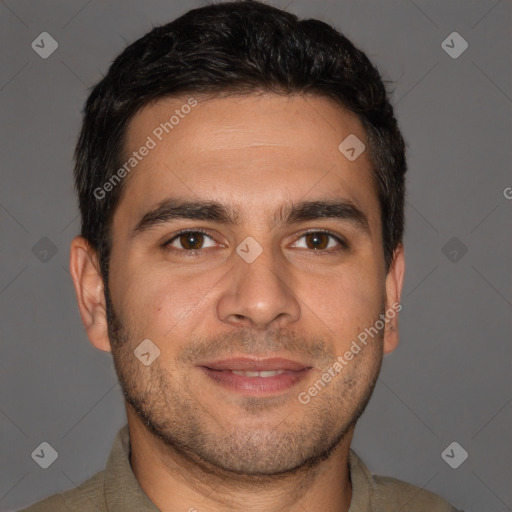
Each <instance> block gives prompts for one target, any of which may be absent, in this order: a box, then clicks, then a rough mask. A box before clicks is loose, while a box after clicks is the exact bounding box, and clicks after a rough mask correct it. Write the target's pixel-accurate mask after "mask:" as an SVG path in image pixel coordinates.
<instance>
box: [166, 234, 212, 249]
mask: <svg viewBox="0 0 512 512" xmlns="http://www.w3.org/2000/svg"><path fill="white" fill-rule="evenodd" d="M208 239H209V240H211V242H210V245H205V242H206V241H207V240H208ZM214 245H215V243H214V241H213V238H212V237H211V236H210V235H207V234H206V233H203V232H202V231H182V232H181V233H178V234H177V235H176V236H175V237H173V238H171V240H169V241H168V242H165V243H164V244H163V246H164V247H167V248H170V249H173V250H177V251H183V252H193V251H200V250H201V249H204V248H206V247H213V246H214Z"/></svg>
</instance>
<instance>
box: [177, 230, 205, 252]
mask: <svg viewBox="0 0 512 512" xmlns="http://www.w3.org/2000/svg"><path fill="white" fill-rule="evenodd" d="M178 239H179V241H180V243H181V246H182V247H183V248H184V249H187V250H196V249H200V248H201V245H202V243H203V241H204V235H203V234H202V233H194V232H190V233H183V234H182V235H180V236H179V238H178Z"/></svg>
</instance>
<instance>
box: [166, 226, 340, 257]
mask: <svg viewBox="0 0 512 512" xmlns="http://www.w3.org/2000/svg"><path fill="white" fill-rule="evenodd" d="M187 233H202V234H203V235H205V236H207V237H208V238H211V239H212V240H213V237H212V236H211V235H210V234H209V233H207V232H206V231H203V230H202V229H184V230H182V231H179V232H178V233H176V234H175V235H174V236H173V237H172V238H171V239H169V240H167V241H166V242H164V243H163V244H161V247H162V248H163V249H165V250H168V251H171V252H177V253H180V254H184V255H186V256H192V257H193V256H199V255H200V253H201V252H203V251H204V249H192V250H187V249H177V248H176V247H172V246H171V243H172V242H174V240H176V239H177V238H179V237H180V236H181V235H185V234H187ZM316 233H324V234H326V235H329V236H330V237H332V238H334V239H335V240H336V241H337V242H338V243H339V247H338V248H336V249H319V250H315V249H309V251H310V252H312V253H315V255H316V256H327V255H332V254H338V253H340V252H342V251H346V250H347V249H348V245H347V243H346V242H345V240H343V239H342V238H340V237H339V236H338V235H335V234H334V233H332V232H331V231H328V230H323V229H314V230H310V231H305V232H303V233H301V234H300V236H299V238H298V239H297V240H300V239H301V238H302V237H304V236H306V235H311V234H316Z"/></svg>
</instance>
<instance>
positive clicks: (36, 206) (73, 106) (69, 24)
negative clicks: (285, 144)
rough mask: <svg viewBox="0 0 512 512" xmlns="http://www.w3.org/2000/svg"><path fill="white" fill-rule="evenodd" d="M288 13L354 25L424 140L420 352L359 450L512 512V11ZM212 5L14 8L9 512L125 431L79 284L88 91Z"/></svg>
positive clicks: (383, 392)
mask: <svg viewBox="0 0 512 512" xmlns="http://www.w3.org/2000/svg"><path fill="white" fill-rule="evenodd" d="M271 3H273V4H275V5H276V6H279V7H287V9H288V10H290V11H291V12H294V13H296V14H298V15H300V16H307V17H317V18H320V19H323V20H324V21H327V22H329V23H332V24H335V25H336V27H337V28H338V29H340V30H341V31H342V32H344V33H345V35H346V36H347V37H349V38H350V39H351V40H352V41H353V42H354V43H355V44H356V46H358V47H360V48H361V49H362V50H363V51H365V52H367V55H368V56H369V57H370V59H372V60H373V62H374V63H376V64H377V66H378V67H379V69H380V70H381V72H382V74H383V76H384V78H385V79H387V80H392V81H393V82H394V83H393V84H390V86H389V88H390V89H391V90H393V91H394V92H393V103H394V105H395V106H396V114H397V117H398V119H399V123H400V124H401V128H402V130H403V133H404V136H405V138H406V141H407V144H408V164H409V172H408V200H407V212H406V215H407V232H406V237H405V247H406V257H407V265H408V267H407V278H406V282H405V292H404V296H403V306H404V309H403V312H402V314H401V345H400V346H399V348H398V350H397V351H396V352H394V353H393V354H390V355H388V356H386V357H385V361H384V366H383V370H382V374H381V377H380V379H379V383H378V385H377V388H376V391H375V394H374V397H373V399H372V401H371V403H370V405H369V407H368V409H367V411H366V412H365V414H364V415H363V417H362V419H361V421H360V423H359V426H358V428H357V429H356V436H355V440H354V445H353V447H354V448H355V450H356V451H357V452H358V453H359V455H360V456H361V457H362V458H363V460H364V461H365V462H366V463H367V465H368V466H369V467H370V469H371V470H372V471H373V472H375V473H381V474H386V475H389V476H394V477H397V478H401V479H404V480H407V481H409V482H412V483H414V484H416V485H419V486H420V487H426V488H428V489H430V490H432V491H434V492H437V493H439V494H441V495H442V496H444V497H445V498H447V499H448V500H449V501H451V502H452V503H453V504H454V505H455V506H457V507H459V508H461V509H462V508H463V509H464V510H466V511H485V512H501V511H505V510H511V507H512V491H511V486H510V482H512V469H511V462H510V461H511V459H512V453H511V447H512V442H511V441H512V439H511V437H512V434H511V432H512V429H511V428H510V427H511V412H512V404H511V401H512V389H511V388H512V386H511V380H510V375H511V353H512V349H511V344H510V341H511V340H510V332H511V307H512V305H511V301H512V291H511V285H510V283H511V280H510V263H511V261H512V259H511V256H512V255H511V252H512V251H511V244H510V233H511V222H510V220H511V218H512V217H511V211H512V200H508V199H507V198H506V197H505V194H504V191H505V193H506V190H507V187H512V174H511V172H510V165H511V162H512V126H511V124H512V123H511V119H512V118H511V111H512V90H511V69H512V65H511V54H512V52H511V49H512V41H511V39H512V37H511V21H512V19H511V18H512V16H511V11H512V4H511V2H510V1H506V0H501V1H496V0H492V1H468V0H463V1H446V0H439V1H420V0H415V1H412V0H411V1H401V2H394V1H388V0H386V1H379V0H373V1H357V2H355V1H350V2H349V1H346V2H340V1H336V2H335V1H331V2H329V1H318V0H317V1H311V0H309V1H305V0H294V1H290V0H283V1H275V2H274V1H273V2H271ZM201 5H204V3H203V2H200V1H192V2H183V1H153V2H145V3H143V2H135V1H125V2H121V1H110V2H106V1H100V0H92V1H91V0H89V1H86V0H84V1H69V2H64V1H48V0H45V1H38V2H34V1H29V0H24V1H15V0H8V1H4V2H1V3H0V25H1V30H0V39H1V47H2V54H1V65H0V105H1V109H2V127H1V137H0V140H1V147H2V154H1V159H0V168H1V188H0V228H1V237H0V240H1V268H0V314H1V331H0V335H1V338H0V339H1V352H0V354H1V357H0V368H1V382H0V389H1V395H0V436H1V437H0V439H1V447H0V461H1V481H0V507H1V510H2V511H7V510H15V509H17V508H21V507H22V506H25V505H28V504H29V503H32V502H33V501H35V500H37V499H40V498H42V497H44V496H47V495H49V494H52V493H54V492H56V491H62V490H65V489H68V488H70V487H72V486H74V485H77V484H79V483H81V482H82V481H83V480H85V479H86V478H87V477H89V476H91V475H92V474H93V473H95V472H96V471H98V470H100V469H102V468H103V466H104V463H105V460H106V457H107V454H108V452H109V450H110V447H111V443H112V441H113V439H114V437H115V434H116V432H117V430H118V429H119V428H120V427H121V426H122V425H123V424H124V423H125V416H124V414H125V413H124V407H123V402H122V397H121V394H120V388H119V385H118V384H117V379H116V376H115V373H114V369H113V365H112V363H111V358H110V355H108V354H105V353H103V352H100V351H97V350H96V349H94V348H93V347H92V345H90V343H89V341H88V340H87V338H86V336H85V333H84V330H83V327H82V324H81V321H80V317H79V314H78V309H77V306H76V301H75V295H74V290H73V287H72V282H71V278H70V275H69V272H68V257H69V243H70V241H71V238H72V237H73V236H74V235H75V234H77V232H78V228H79V221H78V213H77V212H78V210H77V203H76V198H75V196H74V193H73V185H72V151H73V148H74V143H75V141H76V137H77V134H78V130H79V126H80V122H81V108H82V105H83V103H84V101H85V99H86V96H87V89H88V88H89V87H90V86H92V85H93V84H94V83H96V82H97V81H98V80H99V79H100V78H101V76H102V74H104V73H105V72H106V71H107V69H108V66H109V64H110V63H111V61H112V60H113V59H114V58H115V56H116V55H117V54H118V53H119V52H120V51H121V50H122V49H123V48H124V46H125V45H126V42H131V41H133V40H135V39H136V38H138V37H140V36H142V35H143V34H144V33H145V32H147V31H148V30H149V29H150V28H151V27H152V26H153V25H158V24H162V23H164V22H167V21H170V20H171V19H173V18H175V17H176V16H177V15H179V14H181V13H183V12H184V11H186V10H188V9H189V8H192V7H196V6H201ZM44 31H46V32H49V33H50V34H51V35H52V37H53V38H55V40H56V41H57V42H58V45H59V46H58V49H57V50H56V51H55V52H54V53H53V54H52V55H51V56H50V57H49V58H47V59H42V58H41V57H40V56H39V55H38V54H37V53H36V52H35V51H34V50H33V49H32V47H31V43H32V41H34V40H35V39H36V38H37V36H38V35H39V34H40V33H41V32H44ZM453 31H456V32H458V33H459V34H460V35H461V36H462V37H463V38H464V39H465V40H466V41H467V42H468V44H469V47H468V49H467V50H466V51H465V52H464V53H463V54H462V55H460V56H459V57H458V58H456V59H454V58H452V57H450V56H449V55H448V54H447V53H446V51H445V50H444V49H443V47H442V46H441V43H442V42H443V41H444V40H445V39H446V38H447V36H448V35H449V34H451V33H452V32H453ZM449 44H450V45H452V46H453V45H455V49H458V48H460V46H457V45H459V43H458V42H457V43H456V42H454V43H453V44H452V43H449ZM511 195H512V194H511ZM45 237H46V238H47V239H48V240H49V241H50V242H49V241H48V240H46V239H43V240H42V241H41V239H42V238H45ZM453 237H456V239H457V240H455V241H452V242H450V244H449V245H448V246H446V244H447V243H448V242H449V240H450V239H452V238H453ZM464 248H466V249H467V253H465V249H464ZM55 250H56V253H55V254H53V253H54V252H55ZM45 251H46V252H45ZM454 251H455V252H454ZM43 441H46V442H48V443H50V444H51V445H52V446H53V447H54V448H55V449H56V450H57V452H58V454H59V456H58V459H57V460H56V461H55V462H54V463H53V464H52V465H51V466H50V467H49V468H48V469H46V470H45V469H42V468H40V467H39V466H38V465H37V464H36V463H35V462H34V460H33V459H32V458H31V453H32V452H33V450H34V449H35V448H36V447H37V446H38V445H39V444H40V443H41V442H43ZM453 441H456V442H457V443H459V444H460V445H461V446H462V447H463V448H464V449H465V450H466V451H467V452H468V453H469V457H468V459H467V460H466V461H465V462H464V463H463V464H462V465H461V466H460V467H459V468H458V469H452V468H451V467H450V466H448V464H447V463H446V462H445V460H443V458H442V457H441V453H442V452H443V450H444V449H445V448H446V447H447V446H448V445H449V444H450V443H452V442H453ZM454 453H455V456H456V457H458V456H459V455H458V454H457V453H456V452H454ZM311 512H315V511H311Z"/></svg>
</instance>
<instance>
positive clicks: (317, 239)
mask: <svg viewBox="0 0 512 512" xmlns="http://www.w3.org/2000/svg"><path fill="white" fill-rule="evenodd" d="M305 238H306V245H307V246H308V247H309V248H310V249H325V248H326V247H327V246H328V245H329V235H327V234H326V233H308V234H307V235H305Z"/></svg>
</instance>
